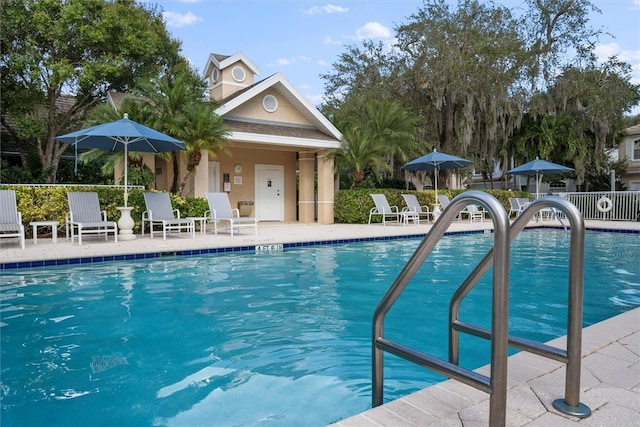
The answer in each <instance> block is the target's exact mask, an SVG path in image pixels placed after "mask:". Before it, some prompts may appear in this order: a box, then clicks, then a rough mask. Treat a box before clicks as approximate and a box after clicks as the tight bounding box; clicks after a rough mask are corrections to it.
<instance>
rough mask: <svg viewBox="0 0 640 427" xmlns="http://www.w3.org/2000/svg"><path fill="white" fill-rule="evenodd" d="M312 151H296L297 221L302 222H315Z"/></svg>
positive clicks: (313, 158)
mask: <svg viewBox="0 0 640 427" xmlns="http://www.w3.org/2000/svg"><path fill="white" fill-rule="evenodd" d="M315 160H316V159H315V155H314V153H308V152H304V153H303V152H300V153H298V170H299V172H300V176H299V177H298V221H299V222H300V223H303V224H309V223H313V222H315V215H314V207H315V196H314V194H313V193H314V191H313V190H314V166H315Z"/></svg>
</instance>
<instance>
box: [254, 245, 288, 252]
mask: <svg viewBox="0 0 640 427" xmlns="http://www.w3.org/2000/svg"><path fill="white" fill-rule="evenodd" d="M283 250H284V246H283V245H282V243H274V244H271V245H257V246H256V252H282V251H283Z"/></svg>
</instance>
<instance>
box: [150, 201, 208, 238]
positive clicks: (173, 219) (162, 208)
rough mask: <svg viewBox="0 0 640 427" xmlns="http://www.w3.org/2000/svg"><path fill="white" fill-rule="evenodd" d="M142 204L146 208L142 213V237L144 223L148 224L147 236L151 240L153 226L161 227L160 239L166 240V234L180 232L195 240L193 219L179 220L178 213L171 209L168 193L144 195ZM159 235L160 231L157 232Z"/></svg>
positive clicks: (176, 210) (153, 230)
mask: <svg viewBox="0 0 640 427" xmlns="http://www.w3.org/2000/svg"><path fill="white" fill-rule="evenodd" d="M144 204H145V206H146V208H147V210H146V211H144V212H142V224H141V225H142V230H141V231H142V235H143V236H144V223H145V222H146V223H149V234H150V235H151V238H152V239H153V234H154V232H155V231H156V230H155V229H154V226H155V225H160V226H162V238H163V239H164V240H167V232H172V231H177V232H178V234H180V233H181V232H182V230H185V231H187V232H188V233H191V237H192V238H193V239H195V238H196V232H195V230H196V226H195V221H194V220H193V219H186V218H180V211H179V210H178V209H173V207H172V206H171V199H170V198H169V194H168V193H144ZM157 232H158V233H159V232H160V230H157Z"/></svg>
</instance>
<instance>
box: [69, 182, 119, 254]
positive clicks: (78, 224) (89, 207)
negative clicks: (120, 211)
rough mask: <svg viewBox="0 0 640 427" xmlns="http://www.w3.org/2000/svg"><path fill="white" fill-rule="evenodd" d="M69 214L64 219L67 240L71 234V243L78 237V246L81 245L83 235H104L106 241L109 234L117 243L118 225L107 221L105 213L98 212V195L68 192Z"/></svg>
mask: <svg viewBox="0 0 640 427" xmlns="http://www.w3.org/2000/svg"><path fill="white" fill-rule="evenodd" d="M67 200H68V201H69V213H67V218H66V231H67V239H69V232H71V243H73V240H74V239H75V235H76V233H77V235H78V245H82V235H83V234H104V240H105V241H106V240H107V238H108V236H109V233H113V236H114V239H115V241H116V242H117V241H118V225H117V224H116V223H115V221H107V212H106V211H104V210H102V211H101V210H100V201H99V200H98V193H93V192H77V193H74V192H70V193H67Z"/></svg>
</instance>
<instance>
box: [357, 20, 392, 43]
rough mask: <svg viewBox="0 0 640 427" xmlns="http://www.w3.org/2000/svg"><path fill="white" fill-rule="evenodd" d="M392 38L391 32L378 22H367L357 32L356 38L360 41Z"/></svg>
mask: <svg viewBox="0 0 640 427" xmlns="http://www.w3.org/2000/svg"><path fill="white" fill-rule="evenodd" d="M391 36H392V33H391V30H389V29H388V28H387V27H385V26H384V25H382V24H380V23H378V22H367V23H366V24H364V26H362V27H360V28H358V29H357V30H356V38H357V39H358V40H365V39H387V38H389V37H391Z"/></svg>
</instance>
